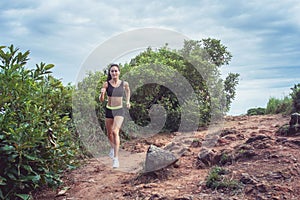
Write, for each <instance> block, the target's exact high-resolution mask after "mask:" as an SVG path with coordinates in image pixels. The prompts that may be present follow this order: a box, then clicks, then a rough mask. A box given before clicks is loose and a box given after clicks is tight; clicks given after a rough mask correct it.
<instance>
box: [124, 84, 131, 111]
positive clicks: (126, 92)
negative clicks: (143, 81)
mask: <svg viewBox="0 0 300 200" xmlns="http://www.w3.org/2000/svg"><path fill="white" fill-rule="evenodd" d="M124 87H125V95H126V106H127V108H130V88H129V84H128V82H126V81H125V82H124Z"/></svg>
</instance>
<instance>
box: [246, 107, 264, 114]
mask: <svg viewBox="0 0 300 200" xmlns="http://www.w3.org/2000/svg"><path fill="white" fill-rule="evenodd" d="M265 113H266V109H265V108H261V107H259V108H250V109H249V110H247V115H264V114H265Z"/></svg>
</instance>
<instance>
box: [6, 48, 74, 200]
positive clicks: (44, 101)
mask: <svg viewBox="0 0 300 200" xmlns="http://www.w3.org/2000/svg"><path fill="white" fill-rule="evenodd" d="M28 55H29V51H26V52H25V53H22V52H19V49H17V48H14V46H13V45H11V46H10V47H7V48H6V47H4V46H2V47H0V60H1V64H0V94H1V99H0V109H1V113H0V166H1V171H0V199H13V198H16V197H18V198H21V199H28V197H29V195H28V193H29V192H30V191H31V190H33V189H35V188H38V187H40V186H42V185H49V186H57V185H59V184H60V183H61V180H60V175H59V174H60V173H61V172H62V170H64V169H66V168H67V167H70V166H72V165H74V164H75V161H74V158H75V155H76V154H77V152H78V147H77V146H76V143H75V139H74V138H73V135H72V134H71V131H70V129H71V128H72V123H71V121H70V115H71V113H70V112H71V96H72V95H71V94H72V90H73V89H72V87H70V86H68V87H64V86H63V85H62V83H61V81H60V80H58V79H55V78H54V77H52V76H51V71H50V70H51V69H52V68H53V67H54V65H52V64H45V63H40V64H39V65H36V68H35V69H32V70H28V69H26V68H25V65H26V63H27V61H28Z"/></svg>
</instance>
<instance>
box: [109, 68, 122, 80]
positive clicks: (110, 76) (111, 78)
mask: <svg viewBox="0 0 300 200" xmlns="http://www.w3.org/2000/svg"><path fill="white" fill-rule="evenodd" d="M112 67H117V68H118V70H119V71H120V66H119V65H118V64H110V66H109V68H108V72H107V81H109V80H111V79H112V78H111V75H110V69H111V68H112Z"/></svg>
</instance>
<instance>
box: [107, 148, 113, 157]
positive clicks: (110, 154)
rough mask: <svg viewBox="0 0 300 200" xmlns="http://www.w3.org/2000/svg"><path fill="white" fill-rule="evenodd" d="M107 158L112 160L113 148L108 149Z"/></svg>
mask: <svg viewBox="0 0 300 200" xmlns="http://www.w3.org/2000/svg"><path fill="white" fill-rule="evenodd" d="M108 156H109V157H110V158H111V159H113V158H114V149H113V148H111V149H110V151H109V154H108Z"/></svg>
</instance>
